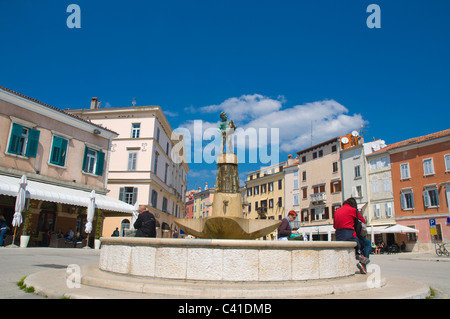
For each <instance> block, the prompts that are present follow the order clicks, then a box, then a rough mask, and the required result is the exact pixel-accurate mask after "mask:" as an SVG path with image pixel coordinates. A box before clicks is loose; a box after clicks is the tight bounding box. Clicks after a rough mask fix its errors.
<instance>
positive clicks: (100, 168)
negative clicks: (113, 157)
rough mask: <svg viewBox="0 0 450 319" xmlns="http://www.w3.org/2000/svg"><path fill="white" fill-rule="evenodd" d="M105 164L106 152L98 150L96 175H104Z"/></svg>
mask: <svg viewBox="0 0 450 319" xmlns="http://www.w3.org/2000/svg"><path fill="white" fill-rule="evenodd" d="M104 164H105V153H103V152H102V151H97V167H96V168H95V175H98V176H102V175H103V166H104Z"/></svg>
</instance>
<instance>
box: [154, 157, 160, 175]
mask: <svg viewBox="0 0 450 319" xmlns="http://www.w3.org/2000/svg"><path fill="white" fill-rule="evenodd" d="M158 157H159V153H158V152H155V162H154V163H153V173H155V175H158Z"/></svg>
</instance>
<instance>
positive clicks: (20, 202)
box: [12, 175, 28, 227]
mask: <svg viewBox="0 0 450 319" xmlns="http://www.w3.org/2000/svg"><path fill="white" fill-rule="evenodd" d="M27 184H28V182H27V176H26V175H22V178H21V179H20V187H19V191H18V192H17V197H16V207H15V209H14V217H13V220H12V225H13V226H14V227H19V226H20V224H22V211H23V209H24V208H25V201H26V196H27V191H26V187H27Z"/></svg>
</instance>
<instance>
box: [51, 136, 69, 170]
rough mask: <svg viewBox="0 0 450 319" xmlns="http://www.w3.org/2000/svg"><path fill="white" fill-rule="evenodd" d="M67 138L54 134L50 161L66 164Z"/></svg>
mask: <svg viewBox="0 0 450 319" xmlns="http://www.w3.org/2000/svg"><path fill="white" fill-rule="evenodd" d="M66 151H67V140H66V139H64V138H61V137H59V136H53V146H52V153H51V155H50V163H52V164H56V165H61V166H64V163H65V160H66Z"/></svg>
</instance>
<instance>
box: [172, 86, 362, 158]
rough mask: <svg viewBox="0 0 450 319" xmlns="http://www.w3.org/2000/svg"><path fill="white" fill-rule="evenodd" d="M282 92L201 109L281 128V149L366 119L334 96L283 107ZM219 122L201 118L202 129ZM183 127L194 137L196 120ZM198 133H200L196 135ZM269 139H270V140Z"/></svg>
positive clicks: (241, 122)
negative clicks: (333, 98) (221, 112)
mask: <svg viewBox="0 0 450 319" xmlns="http://www.w3.org/2000/svg"><path fill="white" fill-rule="evenodd" d="M285 102H286V101H285V99H284V97H283V96H279V97H277V98H276V99H272V98H269V97H266V96H263V95H260V94H252V95H242V96H241V97H232V98H229V99H227V100H225V101H223V102H222V103H220V104H218V105H208V106H204V107H201V108H200V111H201V112H204V113H214V112H220V111H225V112H227V114H228V116H229V119H232V120H234V121H235V122H236V124H237V126H238V128H239V127H241V128H242V129H244V130H247V129H250V128H254V129H256V130H258V129H259V128H278V129H279V142H280V145H279V148H280V151H285V152H293V153H295V152H297V151H300V150H302V149H304V148H306V147H309V146H311V125H312V143H313V144H317V143H320V142H323V141H326V140H328V139H331V138H333V137H336V136H340V135H344V134H347V133H349V132H351V131H352V130H358V129H360V128H361V126H362V125H364V124H366V123H367V122H366V121H365V120H364V119H363V117H362V115H361V114H353V115H349V114H348V113H349V110H348V109H347V108H346V107H345V106H343V105H342V104H340V103H338V102H336V101H335V100H324V101H316V102H311V103H306V104H302V105H295V106H293V107H285V108H283V104H285ZM217 125H218V122H202V129H203V131H204V130H206V129H207V128H213V127H214V128H217ZM180 127H185V128H188V129H189V130H190V132H191V136H192V138H194V134H193V132H194V131H193V129H194V121H193V120H189V121H187V122H185V123H183V124H182V125H180ZM197 137H199V135H197ZM269 141H270V140H269Z"/></svg>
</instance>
